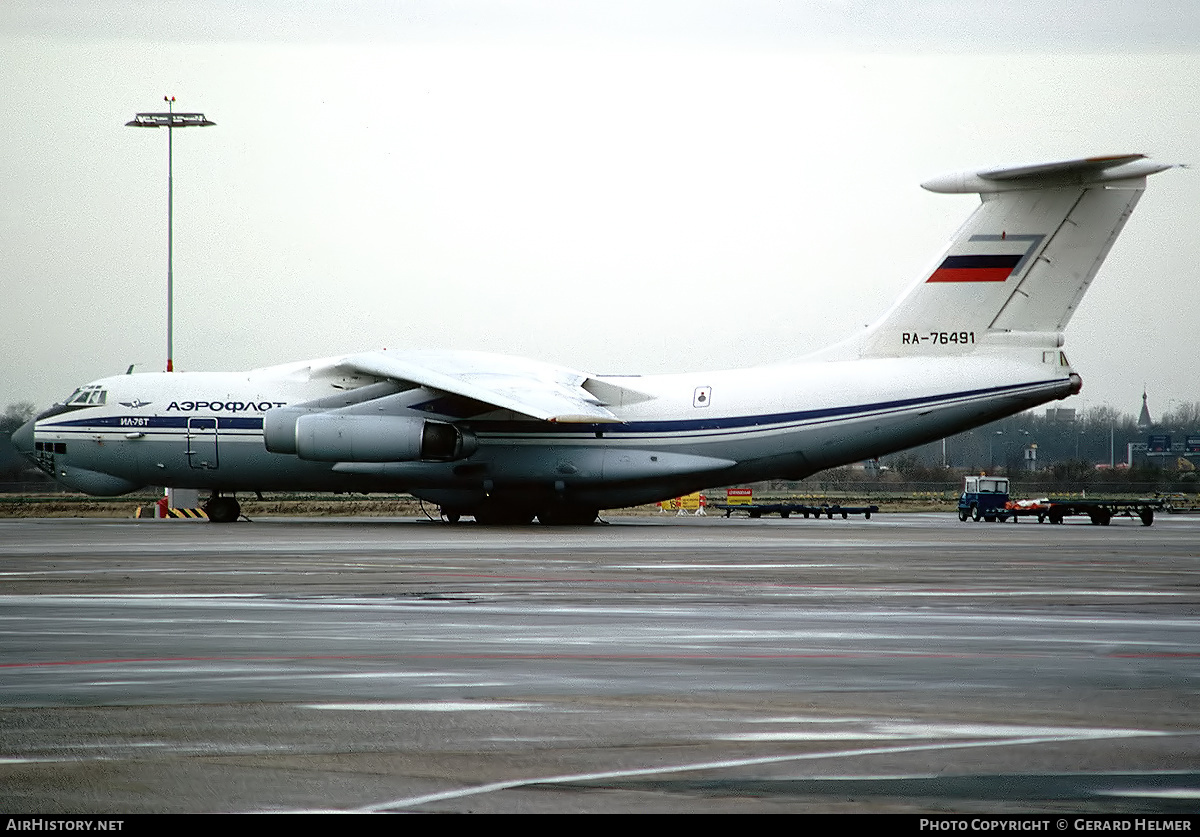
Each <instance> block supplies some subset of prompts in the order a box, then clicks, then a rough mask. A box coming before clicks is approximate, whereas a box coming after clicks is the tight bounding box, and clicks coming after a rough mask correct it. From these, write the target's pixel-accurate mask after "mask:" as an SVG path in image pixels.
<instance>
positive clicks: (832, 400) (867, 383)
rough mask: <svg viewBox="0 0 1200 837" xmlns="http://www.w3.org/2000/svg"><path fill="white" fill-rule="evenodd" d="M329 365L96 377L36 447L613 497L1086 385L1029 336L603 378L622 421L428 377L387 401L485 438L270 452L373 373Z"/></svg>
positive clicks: (946, 423)
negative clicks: (548, 417) (999, 345)
mask: <svg viewBox="0 0 1200 837" xmlns="http://www.w3.org/2000/svg"><path fill="white" fill-rule="evenodd" d="M1022 355H1027V356H1028V360H1024V359H1022ZM330 364H331V361H320V362H313V363H309V364H289V365H287V366H281V367H271V368H266V369H261V370H254V371H250V372H244V373H187V372H180V373H157V374H137V375H121V376H114V377H110V378H104V379H101V380H99V381H96V382H94V384H92V385H91V386H92V387H95V388H97V389H98V390H99V391H102V392H103V393H104V396H103V401H104V403H103V404H102V405H90V406H81V407H78V408H76V409H73V410H67V411H62V412H58V413H57V414H50V415H46V414H44V415H43V417H40V418H39V419H38V421H37V422H36V426H35V427H34V428H33V430H34V433H33V436H34V438H33V441H34V442H35V443H36V444H35V448H36V451H35V456H36V458H37V461H38V462H39V464H40V465H41V466H42V467H43V468H44V469H45V470H47V471H50V472H52V473H54V475H55V476H56V477H57V478H58V479H60V480H61V481H63V482H65V483H66V484H68V485H72V486H74V487H76V488H79V489H80V490H83V491H87V492H90V493H98V494H118V493H124V492H127V491H130V490H133V489H134V488H137V487H139V486H142V485H168V486H172V487H177V488H198V489H211V490H214V491H219V492H236V491H264V490H324V491H411V492H412V493H414V494H417V495H418V496H422V497H427V498H429V499H431V500H433V501H435V502H439V503H442V504H446V505H450V506H455V507H464V508H469V507H471V506H472V505H473V504H475V503H478V502H481V501H482V499H483V498H486V497H489V496H492V495H500V496H504V495H511V496H512V497H515V498H520V497H524V496H535V495H538V494H546V495H558V496H564V497H567V498H569V499H570V501H571V502H574V503H579V504H584V505H589V506H593V507H596V508H612V507H618V506H625V505H633V504H638V503H644V502H653V501H655V500H661V499H666V498H669V497H673V496H677V495H679V494H680V493H685V492H688V491H693V490H698V489H701V488H705V487H710V486H716V485H729V484H733V483H739V482H749V481H756V480H762V479H769V478H793V479H798V478H801V477H804V476H807V475H809V474H812V473H814V472H816V471H819V470H822V469H825V468H830V467H834V466H837V465H842V464H845V463H848V462H853V461H856V460H861V459H865V458H869V457H875V456H879V455H882V454H885V453H888V452H892V451H897V450H902V449H904V448H907V447H911V446H913V445H917V444H921V443H924V442H927V441H930V440H933V439H938V438H942V437H944V436H947V435H950V434H952V433H956V432H959V431H962V430H965V429H968V428H970V427H974V426H978V425H980V424H983V423H986V422H989V421H993V420H995V419H997V418H1000V417H1003V416H1006V415H1011V414H1013V413H1016V412H1019V411H1021V410H1024V409H1028V408H1030V407H1032V406H1035V405H1037V404H1041V403H1044V402H1046V401H1049V400H1052V399H1056V398H1062V397H1065V396H1066V395H1069V394H1071V393H1072V392H1074V391H1076V390H1077V389H1078V376H1075V375H1073V374H1072V373H1071V370H1070V369H1069V367H1066V366H1065V363H1063V362H1062V360H1061V355H1060V354H1059V353H1058V352H1057V351H1054V352H1042V351H1036V350H1026V351H1025V352H1024V353H1021V355H1018V354H1016V353H1013V352H1011V351H1009V352H1006V353H1004V354H1002V355H1001V354H999V353H995V354H993V353H990V352H983V351H981V352H979V353H977V354H975V355H973V356H970V357H965V358H964V357H948V358H929V357H923V358H878V359H865V360H855V361H834V362H830V361H816V362H796V363H789V364H781V365H777V366H769V367H760V368H753V369H743V370H732V371H713V372H695V373H686V374H677V375H656V376H639V377H617V376H612V377H601V378H597V380H598V381H600V382H603V383H609V384H613V385H614V387H613V390H614V391H615V392H618V393H619V392H623V391H636V392H637V393H639V398H638V399H637V403H631V404H622V403H607V404H605V406H606V407H607V409H608V410H610V411H611V412H612V414H613V415H615V416H616V417H617V418H618V419H619V421H618V422H616V423H556V422H545V421H535V420H532V419H529V418H528V417H522V416H520V415H517V414H515V413H511V412H507V411H498V410H493V411H492V412H490V413H486V414H481V415H475V416H467V417H464V416H461V415H447V414H443V413H439V412H437V411H438V410H439V409H442V408H441V407H440V406H439V398H438V395H437V394H436V393H434V392H432V391H430V390H428V389H425V388H422V387H417V388H414V389H411V390H409V391H408V392H406V393H404V394H403V395H402V396H400V397H399V398H400V401H399V402H398V405H397V404H393V405H391V406H390V407H389V409H390V410H392V411H399V412H402V413H404V414H406V415H416V416H421V417H428V418H433V419H440V420H444V421H455V422H457V423H458V424H459V426H462V427H465V428H468V429H469V430H470V431H471V432H472V433H473V434H474V436H475V437H476V438H477V440H478V445H477V448H476V449H474V450H473V452H471V453H470V454H469V455H467V456H463V457H462V458H459V459H456V460H454V461H437V462H430V461H400V462H388V461H380V462H361V461H359V462H349V463H347V462H326V461H311V460H306V459H302V458H300V457H298V456H296V455H292V454H280V453H272V452H270V451H268V450H267V448H266V447H265V445H264V439H263V417H264V415H265V414H266V412H267V411H268V410H270V409H276V408H280V407H288V406H292V405H296V404H303V403H309V402H313V401H315V400H318V399H322V398H326V397H329V396H331V395H335V394H337V393H338V392H344V391H346V390H347V389H349V390H353V388H355V387H358V386H363V385H366V384H368V383H372V381H365V380H361V379H360V380H354V381H346V380H345V379H344V378H338V377H336V376H330V375H326V374H322V373H321V371H320V370H321V369H325V368H329V366H330ZM60 409H61V408H60ZM49 412H50V413H54V411H49Z"/></svg>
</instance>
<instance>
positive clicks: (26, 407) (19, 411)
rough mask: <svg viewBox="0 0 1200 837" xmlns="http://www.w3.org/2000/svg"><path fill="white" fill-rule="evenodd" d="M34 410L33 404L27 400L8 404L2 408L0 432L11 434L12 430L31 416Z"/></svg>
mask: <svg viewBox="0 0 1200 837" xmlns="http://www.w3.org/2000/svg"><path fill="white" fill-rule="evenodd" d="M34 410H35V408H34V406H33V404H31V403H30V402H28V401H18V402H17V403H16V404H9V405H8V406H7V407H5V408H4V415H3V416H0V434H2V435H12V432H13V431H14V430H16V429H17V428H18V427H20V426H21V425H22V424H24V423H25V422H27V421H29V420H30V419H31V418H33V414H34Z"/></svg>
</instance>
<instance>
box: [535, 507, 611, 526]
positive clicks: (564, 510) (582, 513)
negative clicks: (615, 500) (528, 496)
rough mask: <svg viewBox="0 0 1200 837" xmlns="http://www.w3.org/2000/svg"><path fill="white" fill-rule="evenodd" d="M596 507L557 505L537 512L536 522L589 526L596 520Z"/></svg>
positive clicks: (545, 524) (546, 524)
mask: <svg viewBox="0 0 1200 837" xmlns="http://www.w3.org/2000/svg"><path fill="white" fill-rule="evenodd" d="M597 514H599V512H598V511H597V510H596V509H588V508H580V507H578V506H557V507H555V508H549V509H542V510H541V511H540V512H538V515H537V519H538V523H541V524H542V525H543V526H591V525H592V524H593V523H595V522H596V515H597Z"/></svg>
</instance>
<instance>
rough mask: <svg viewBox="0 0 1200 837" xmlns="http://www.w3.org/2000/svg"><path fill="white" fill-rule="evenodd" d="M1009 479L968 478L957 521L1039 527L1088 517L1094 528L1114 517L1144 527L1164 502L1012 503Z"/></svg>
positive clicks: (1052, 499)
mask: <svg viewBox="0 0 1200 837" xmlns="http://www.w3.org/2000/svg"><path fill="white" fill-rule="evenodd" d="M1008 489H1009V482H1008V479H1007V478H1006V477H988V476H983V475H981V476H978V477H965V478H964V479H963V490H962V493H961V494H960V495H959V497H958V519H959V520H962V521H966V520H967V519H968V518H970V519H972V520H974V521H976V522H978V521H980V520H986V521H988V522H989V523H990V522H993V521H999V522H1001V523H1003V522H1004V521H1006V520H1008V519H1010V518H1011V519H1012V521H1013V523H1016V522H1017V520H1019V519H1020V518H1022V517H1037V521H1038V523H1042V522H1044V521H1046V520H1049V521H1050V522H1051V523H1062V522H1063V519H1064V518H1066V517H1070V516H1072V515H1086V516H1087V517H1088V518H1089V519H1090V520H1091V522H1092V524H1093V525H1095V526H1107V525H1108V524H1109V522H1110V521H1111V520H1112V519H1113V518H1114V517H1131V518H1132V517H1136V518H1138V519H1139V520H1141V521H1142V525H1143V526H1150V525H1151V524H1153V523H1154V512H1155V511H1161V510H1162V509H1163V507H1164V503H1163V501H1162V500H1161V499H1144V498H1143V499H1135V500H1123V499H1118V500H1087V499H1070V498H1067V499H1056V498H1050V497H1046V498H1042V499H1039V500H1012V499H1010V497H1009V493H1008Z"/></svg>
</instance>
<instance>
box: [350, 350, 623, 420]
mask: <svg viewBox="0 0 1200 837" xmlns="http://www.w3.org/2000/svg"><path fill="white" fill-rule="evenodd" d="M339 365H341V366H345V367H349V368H351V369H353V370H355V371H357V372H359V373H361V374H364V375H371V376H373V377H376V378H387V379H390V380H394V381H399V382H408V383H411V384H416V385H418V386H423V387H427V388H429V389H434V390H438V391H440V392H444V393H450V394H452V395H459V396H462V397H464V398H470V399H473V400H475V401H481V402H483V403H484V404H491V405H493V406H495V407H497V408H498V409H503V410H512V411H513V412H515V413H521V414H522V415H526V416H532V417H533V418H537V419H542V420H543V421H553V422H579V423H587V424H593V423H617V422H620V421H621V419H619V418H617V417H616V416H615V415H613V414H612V413H611V412H610V411H609V410H608V409H606V408H605V406H604V405H603V404H602V403H601V401H600V399H599V398H597V397H596V396H595V395H593V394H592V393H591V392H589V391H588V390H586V389H584V387H583V384H585V383H586V382H587V381H588V380H589V376H588V375H586V374H584V373H582V372H577V371H575V370H573V369H568V368H566V367H561V366H554V365H551V364H545V363H539V362H537V361H531V360H526V359H524V358H515V357H505V356H502V355H489V354H485V353H476V352H411V353H410V352H404V353H391V352H364V353H362V354H357V355H350V356H348V357H345V358H342V360H341V362H340V364H339Z"/></svg>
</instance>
